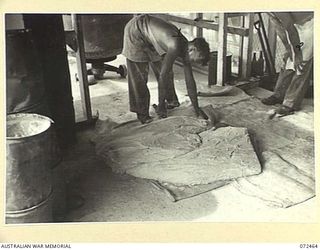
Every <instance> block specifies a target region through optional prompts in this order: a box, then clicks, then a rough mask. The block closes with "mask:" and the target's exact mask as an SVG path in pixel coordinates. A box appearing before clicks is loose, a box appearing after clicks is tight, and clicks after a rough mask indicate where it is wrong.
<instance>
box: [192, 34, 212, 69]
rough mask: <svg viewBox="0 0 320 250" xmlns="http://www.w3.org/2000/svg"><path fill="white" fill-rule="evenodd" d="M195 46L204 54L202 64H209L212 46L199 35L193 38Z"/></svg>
mask: <svg viewBox="0 0 320 250" xmlns="http://www.w3.org/2000/svg"><path fill="white" fill-rule="evenodd" d="M192 43H193V44H194V46H195V47H196V48H197V49H198V50H199V52H200V54H201V55H202V56H203V60H202V65H203V66H205V65H207V64H208V61H209V58H210V48H209V44H208V43H207V41H206V40H205V39H204V38H202V37H197V38H195V39H193V40H192Z"/></svg>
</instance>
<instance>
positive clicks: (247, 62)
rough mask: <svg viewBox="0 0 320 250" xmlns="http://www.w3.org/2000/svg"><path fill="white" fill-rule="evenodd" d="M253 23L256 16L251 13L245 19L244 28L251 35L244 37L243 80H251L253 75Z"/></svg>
mask: <svg viewBox="0 0 320 250" xmlns="http://www.w3.org/2000/svg"><path fill="white" fill-rule="evenodd" d="M253 21H254V14H253V13H250V14H248V15H247V16H245V17H244V26H245V27H246V28H247V29H248V30H249V34H248V36H246V37H243V41H242V53H241V55H242V58H240V59H241V61H242V63H241V79H246V78H249V77H250V75H251V55H252V38H253Z"/></svg>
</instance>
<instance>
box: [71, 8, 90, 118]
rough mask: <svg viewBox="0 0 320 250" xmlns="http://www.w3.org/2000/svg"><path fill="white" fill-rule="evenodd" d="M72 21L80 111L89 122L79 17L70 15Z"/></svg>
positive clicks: (85, 72) (88, 98) (87, 84)
mask: <svg viewBox="0 0 320 250" xmlns="http://www.w3.org/2000/svg"><path fill="white" fill-rule="evenodd" d="M72 19H73V24H74V30H75V34H76V40H77V47H78V50H77V51H76V59H77V68H78V77H79V85H80V94H81V103H82V111H83V115H84V117H85V119H86V120H88V121H90V120H92V110H91V101H90V91H89V83H88V75H87V66H86V58H85V51H84V42H83V33H82V25H81V15H77V14H72Z"/></svg>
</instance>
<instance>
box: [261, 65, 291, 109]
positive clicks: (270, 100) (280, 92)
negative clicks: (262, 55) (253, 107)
mask: <svg viewBox="0 0 320 250" xmlns="http://www.w3.org/2000/svg"><path fill="white" fill-rule="evenodd" d="M293 76H294V71H293V70H285V69H281V71H280V73H279V76H278V79H277V83H276V86H275V88H274V92H273V94H272V95H271V96H269V97H267V98H264V99H262V100H261V102H262V103H263V104H265V105H274V104H277V103H282V102H283V99H284V96H285V94H286V91H287V89H288V87H289V85H290V83H291V80H292V77H293Z"/></svg>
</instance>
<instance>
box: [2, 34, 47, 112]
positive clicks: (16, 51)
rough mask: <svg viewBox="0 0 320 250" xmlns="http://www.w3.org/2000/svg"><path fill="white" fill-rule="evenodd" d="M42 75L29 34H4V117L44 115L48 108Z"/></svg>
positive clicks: (38, 59)
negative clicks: (29, 113) (29, 111)
mask: <svg viewBox="0 0 320 250" xmlns="http://www.w3.org/2000/svg"><path fill="white" fill-rule="evenodd" d="M42 72H43V71H42V67H41V64H40V57H39V55H38V53H37V50H36V46H35V43H34V41H33V38H32V34H31V31H30V30H25V29H21V30H8V31H6V91H7V95H6V104H7V105H6V107H7V114H12V113H18V112H25V110H26V109H36V110H39V112H41V113H43V114H44V115H45V113H46V112H47V110H48V108H47V107H46V103H45V100H46V99H45V87H44V83H43V75H42Z"/></svg>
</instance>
